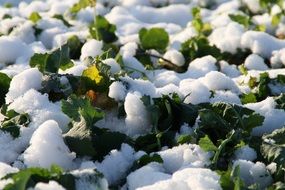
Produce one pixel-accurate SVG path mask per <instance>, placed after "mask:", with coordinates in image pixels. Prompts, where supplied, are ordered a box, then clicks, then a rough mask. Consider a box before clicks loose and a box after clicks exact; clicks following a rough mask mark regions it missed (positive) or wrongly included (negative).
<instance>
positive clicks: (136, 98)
mask: <svg viewBox="0 0 285 190" xmlns="http://www.w3.org/2000/svg"><path fill="white" fill-rule="evenodd" d="M141 97H142V96H141V95H140V94H139V93H128V94H127V96H126V99H125V103H124V107H125V111H126V114H127V117H126V120H125V122H126V127H127V129H128V134H129V135H131V136H135V135H139V134H140V135H141V134H145V133H146V132H147V131H150V129H151V126H150V121H149V113H148V112H147V110H146V107H145V106H144V104H143V102H142V101H141Z"/></svg>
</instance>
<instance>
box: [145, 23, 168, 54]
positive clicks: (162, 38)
mask: <svg viewBox="0 0 285 190" xmlns="http://www.w3.org/2000/svg"><path fill="white" fill-rule="evenodd" d="M139 39H140V44H141V46H142V48H143V49H145V50H149V49H155V50H157V51H162V52H163V51H165V49H166V47H167V46H168V43H169V36H168V33H167V32H166V31H165V30H164V29H162V28H151V29H149V30H148V29H146V28H142V29H141V30H140V31H139Z"/></svg>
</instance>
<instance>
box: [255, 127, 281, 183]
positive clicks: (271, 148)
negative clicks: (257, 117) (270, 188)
mask: <svg viewBox="0 0 285 190" xmlns="http://www.w3.org/2000/svg"><path fill="white" fill-rule="evenodd" d="M284 134H285V127H283V128H281V129H276V130H274V131H273V132H272V133H270V134H265V135H263V136H262V144H261V148H260V150H261V154H262V155H263V157H264V158H265V159H266V160H267V162H268V163H271V162H275V163H276V164H277V171H276V174H275V179H276V180H278V179H279V180H283V179H284V176H285V175H284V170H285V163H284V157H285V139H284Z"/></svg>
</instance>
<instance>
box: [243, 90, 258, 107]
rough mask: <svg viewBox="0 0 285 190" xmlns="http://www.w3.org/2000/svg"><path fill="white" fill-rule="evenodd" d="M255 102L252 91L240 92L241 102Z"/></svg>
mask: <svg viewBox="0 0 285 190" xmlns="http://www.w3.org/2000/svg"><path fill="white" fill-rule="evenodd" d="M255 102H257V100H256V97H255V95H254V93H252V92H250V93H248V94H242V96H241V103H242V104H248V103H255Z"/></svg>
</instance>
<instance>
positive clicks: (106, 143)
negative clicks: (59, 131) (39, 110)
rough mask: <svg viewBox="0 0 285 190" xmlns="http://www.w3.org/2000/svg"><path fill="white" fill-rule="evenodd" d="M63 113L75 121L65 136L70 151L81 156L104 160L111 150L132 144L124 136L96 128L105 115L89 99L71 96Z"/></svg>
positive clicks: (65, 103)
mask: <svg viewBox="0 0 285 190" xmlns="http://www.w3.org/2000/svg"><path fill="white" fill-rule="evenodd" d="M62 111H63V112H64V113H65V114H66V115H68V116H69V117H70V118H72V119H73V120H74V121H73V123H72V124H73V127H72V128H71V129H70V130H69V131H68V132H67V133H66V134H65V135H64V139H65V141H66V144H67V145H68V147H69V148H70V150H71V151H74V152H76V154H77V155H79V156H91V157H93V158H94V159H96V160H102V159H103V158H104V156H105V155H107V154H108V153H109V152H110V151H111V150H113V149H119V148H120V147H121V144H122V143H130V142H131V140H130V139H129V138H128V136H126V135H124V134H121V133H118V132H109V131H108V130H105V129H99V128H97V127H95V126H94V124H95V123H96V122H97V121H99V120H100V119H102V118H103V116H104V114H103V112H102V111H100V110H98V109H96V108H94V107H93V106H92V105H91V103H90V101H89V100H87V99H80V98H77V97H76V96H71V97H70V98H69V99H68V100H67V101H63V102H62Z"/></svg>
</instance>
